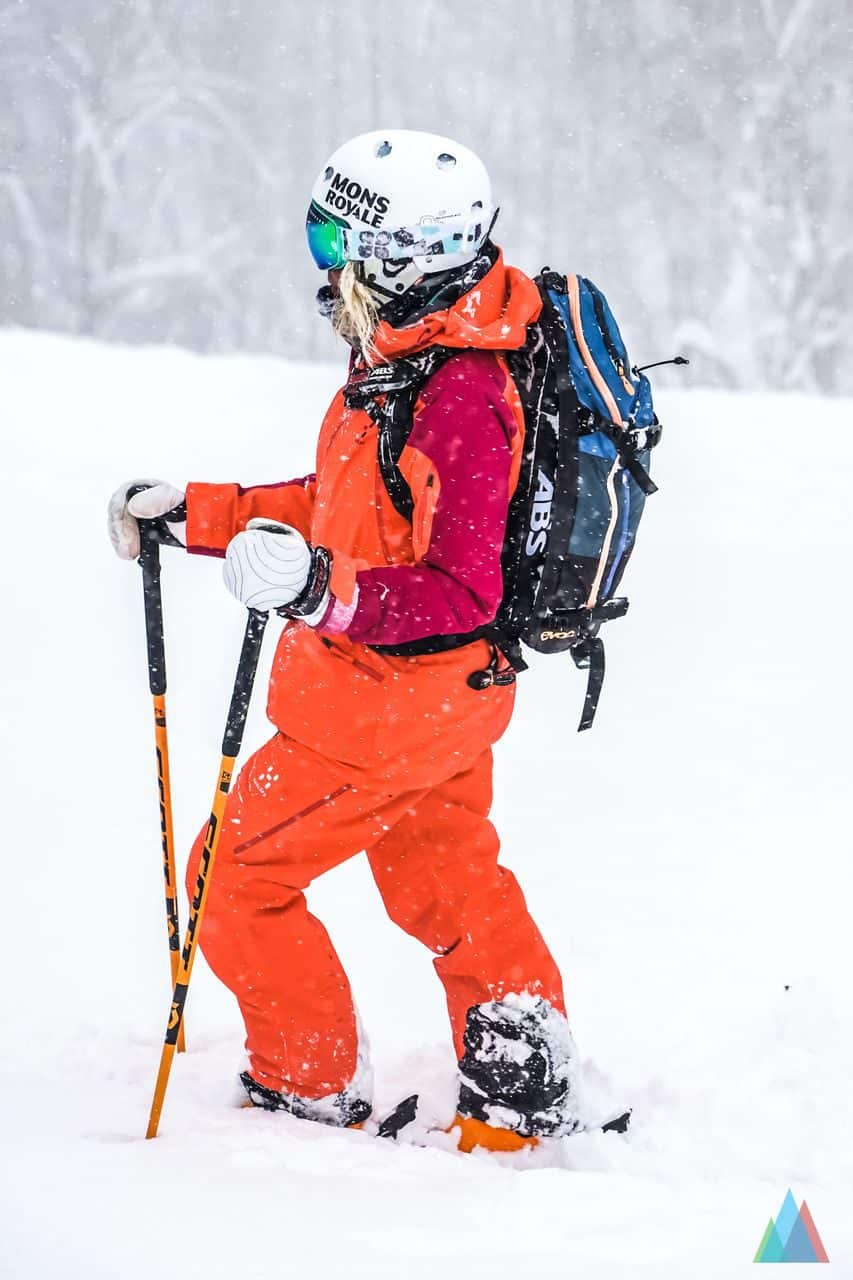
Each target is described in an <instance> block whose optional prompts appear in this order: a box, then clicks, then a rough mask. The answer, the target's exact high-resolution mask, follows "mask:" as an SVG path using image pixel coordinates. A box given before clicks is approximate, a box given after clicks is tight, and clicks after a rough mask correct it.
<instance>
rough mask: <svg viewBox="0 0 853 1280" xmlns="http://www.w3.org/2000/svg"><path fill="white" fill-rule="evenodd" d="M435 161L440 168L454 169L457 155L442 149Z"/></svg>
mask: <svg viewBox="0 0 853 1280" xmlns="http://www.w3.org/2000/svg"><path fill="white" fill-rule="evenodd" d="M435 163H436V165H437V166H438V168H439V169H452V168H453V166H454V165H455V164H456V156H452V155H450V153H449V152H448V151H442V153H441V155H440V156H439V157H438V159H437V160H436V162H435Z"/></svg>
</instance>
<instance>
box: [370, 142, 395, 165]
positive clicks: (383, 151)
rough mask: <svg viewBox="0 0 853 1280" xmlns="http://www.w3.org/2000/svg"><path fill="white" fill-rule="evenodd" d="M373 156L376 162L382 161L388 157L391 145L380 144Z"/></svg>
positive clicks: (386, 143)
mask: <svg viewBox="0 0 853 1280" xmlns="http://www.w3.org/2000/svg"><path fill="white" fill-rule="evenodd" d="M373 154H374V155H375V156H376V158H377V159H378V160H382V159H383V157H384V156H390V154H391V143H390V142H388V141H385V142H380V143H379V145H378V146H377V148H376V150H375V152H374V153H373Z"/></svg>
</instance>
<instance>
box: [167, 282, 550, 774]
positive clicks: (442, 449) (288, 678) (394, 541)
mask: <svg viewBox="0 0 853 1280" xmlns="http://www.w3.org/2000/svg"><path fill="white" fill-rule="evenodd" d="M539 308H540V300H539V294H538V291H537V290H536V287H535V285H534V284H533V283H532V281H530V280H529V279H528V278H527V276H525V275H523V274H522V273H521V272H520V271H517V270H515V269H514V268H511V267H510V268H507V267H505V265H504V263H503V260H502V258H501V257H498V259H497V261H496V262H495V264H494V265H493V267H492V268H491V270H490V271H489V272H488V274H487V275H486V276H485V277H484V278H483V279H482V280H481V281H480V282H479V284H478V285H476V286H475V287H474V288H473V289H471V290H470V291H469V292H468V293H467V294H464V295H463V296H462V297H461V298H460V299H459V300H458V302H456V303H455V304H454V305H453V306H452V307H450V308H449V309H448V310H447V311H443V312H437V313H432V314H430V315H428V316H426V317H425V318H424V319H422V320H420V321H418V322H417V323H416V324H414V325H411V326H409V327H402V328H399V329H394V328H391V326H389V325H388V324H381V325H380V326H379V328H378V329H377V332H376V335H375V341H376V345H377V348H378V350H379V352H380V354H381V355H383V356H385V357H386V358H387V359H388V360H392V359H394V358H396V357H397V356H401V355H405V354H410V353H413V352H415V351H420V350H423V349H424V348H425V347H426V346H429V345H431V344H432V343H436V342H440V343H441V344H442V345H443V346H448V347H458V348H459V349H460V356H458V357H454V358H452V359H451V360H450V361H449V362H448V363H447V364H445V365H443V366H442V368H441V369H440V370H439V371H438V372H437V373H435V374H434V375H433V377H432V378H431V379H430V380H429V382H428V383H427V384H425V386H424V388H423V390H422V393H421V397H420V399H419V401H418V404H417V405H416V407H415V412H414V420H413V427H412V432H411V435H410V437H409V442H408V444H407V445H406V448H405V449H404V451H403V454H402V456H401V458H400V463H399V465H400V469H401V471H402V472H403V474H404V476H405V477H406V480H407V481H408V484H409V486H410V488H411V491H412V498H413V502H414V513H413V517H412V521H411V523H409V522H408V521H407V520H405V519H404V518H403V517H402V516H401V515H400V514H399V513H398V512H397V511H396V509H395V508H394V506H393V505H392V503H391V501H390V498H389V497H388V494H387V491H386V489H385V485H384V482H383V480H382V476H381V472H380V470H379V466H378V459H377V428H376V425H375V423H374V422H373V420H372V418H371V417H370V415H369V414H368V413H367V412H366V411H365V410H363V409H354V408H349V407H347V405H346V404H345V402H344V398H343V392H342V391H341V392H339V393H338V394H337V395H336V397H335V399H334V400H333V402H332V404H331V406H330V408H329V410H328V412H327V414H326V417H325V419H324V422H323V425H322V428H321V431H320V438H319V441H318V445H317V469H316V475H315V476H310V477H307V478H306V479H304V480H300V481H295V482H291V483H287V484H280V485H270V486H258V487H254V488H251V489H247V490H244V489H241V488H240V487H239V486H238V485H233V484H232V485H209V484H196V483H193V484H190V485H189V486H188V489H187V515H188V522H187V535H188V546H189V549H190V551H192V552H197V553H202V554H214V555H216V554H219V555H222V554H224V551H225V548H226V547H227V545H228V542H229V541H230V539H231V538H232V537H233V536H234V534H235V533H237V532H238V531H239V530H241V529H242V528H244V527H245V525H246V522H247V521H248V520H249V519H251V518H252V517H253V516H265V517H267V518H270V519H274V520H281V521H284V522H285V523H287V524H291V525H293V526H294V527H296V528H298V529H299V530H300V532H301V533H302V534H303V535H304V536H305V537H306V538H307V539H308V540H309V541H310V542H312V543H314V544H317V545H323V546H325V547H327V548H328V550H329V551H330V552H331V555H332V564H333V568H332V584H331V585H332V592H333V595H334V597H335V600H336V604H335V608H334V609H333V610H332V612H331V615H330V616H329V617H327V618H326V619H325V620H324V623H323V627H324V632H323V634H318V633H317V632H316V631H312V630H311V629H310V628H308V627H306V626H304V625H303V624H290V625H288V626H287V627H286V628H285V630H284V632H283V634H282V636H281V640H280V642H279V647H278V650H277V653H276V658H275V664H274V668H273V674H272V679H271V683H270V694H269V702H268V714H269V716H270V719H271V720H272V721H273V723H274V724H275V725H277V726H278V727H279V728H280V729H281V730H282V731H283V732H284V733H286V734H287V735H289V736H290V737H293V738H295V739H296V740H297V741H299V742H302V743H303V744H305V745H306V746H309V747H311V748H313V749H314V750H316V751H319V752H321V753H322V754H323V755H326V756H331V757H332V758H334V759H337V760H340V761H342V762H345V763H347V764H349V765H351V766H353V767H357V768H360V769H363V770H364V772H365V778H366V784H367V783H369V781H370V780H371V779H375V781H376V783H377V784H379V783H381V780H382V778H390V777H392V776H393V777H394V778H396V779H399V776H400V774H401V771H402V772H403V773H404V774H405V776H406V779H407V783H408V785H409V786H411V787H419V786H430V785H434V784H435V783H436V782H438V781H441V780H443V779H444V778H448V777H450V776H452V775H453V774H455V773H458V772H459V771H460V770H461V769H464V768H467V767H468V765H469V764H470V763H472V762H473V760H474V759H476V758H477V756H478V755H479V754H480V753H481V752H482V751H483V750H484V749H485V747H486V746H488V745H489V744H490V743H491V742H494V741H495V740H496V739H497V738H498V737H499V736H500V735H501V733H502V732H503V730H504V729H505V728H506V725H507V723H508V721H509V717H510V714H511V710H512V703H513V688H512V687H511V686H503V687H491V688H489V689H486V690H483V691H475V690H473V689H471V688H469V686H468V685H467V683H466V678H467V676H468V675H469V674H470V673H471V672H472V671H474V670H477V669H478V668H481V667H482V666H484V665H485V663H486V661H487V655H488V646H487V645H486V643H485V642H484V641H479V642H477V643H476V644H474V645H469V646H466V647H465V648H463V649H457V650H451V651H449V652H445V653H442V654H436V655H430V656H418V657H416V658H412V657H409V658H403V657H391V656H388V655H383V654H379V653H377V652H375V651H374V650H373V649H372V648H370V647H369V646H370V645H371V644H398V643H401V642H404V641H407V640H411V639H417V638H420V637H423V636H427V635H434V634H437V633H455V632H465V631H467V630H470V629H473V628H474V627H476V626H478V625H480V624H481V623H483V622H487V621H490V620H491V618H492V617H494V614H495V611H496V609H497V606H498V604H499V601H500V550H501V543H502V538H503V530H504V526H505V522H506V512H507V508H508V505H509V498H510V496H511V493H512V491H513V489H514V487H515V483H516V481H517V477H518V470H519V466H520V460H521V445H522V440H523V430H524V422H523V416H522V411H521V406H520V403H519V400H518V395H517V392H516V389H515V386H514V384H513V382H512V379H511V378H510V376H509V374H508V372H507V369H506V365H505V363H504V360H503V357H502V356H501V354H500V352H501V351H502V350H508V349H512V348H515V347H519V346H521V345H522V344H523V342H524V340H525V337H526V329H527V325H528V324H529V323H531V322H532V321H533V320H535V319H536V317H537V315H538V313H539ZM463 353H464V354H463Z"/></svg>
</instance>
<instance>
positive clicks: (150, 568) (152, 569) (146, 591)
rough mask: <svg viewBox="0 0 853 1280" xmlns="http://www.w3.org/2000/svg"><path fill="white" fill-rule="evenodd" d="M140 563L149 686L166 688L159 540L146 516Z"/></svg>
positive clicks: (141, 532) (154, 689)
mask: <svg viewBox="0 0 853 1280" xmlns="http://www.w3.org/2000/svg"><path fill="white" fill-rule="evenodd" d="M139 541H140V551H139V565H140V568H141V569H142V599H143V602H144V604H145V636H146V639H147V641H148V688H149V689H150V690H151V692H152V693H153V694H163V693H165V692H166V647H165V645H164V644H163V597H162V595H161V593H160V544H159V543H158V541H157V537H156V535H155V533H154V531H153V529H151V527H150V524H149V522H148V521H147V520H140V521H139Z"/></svg>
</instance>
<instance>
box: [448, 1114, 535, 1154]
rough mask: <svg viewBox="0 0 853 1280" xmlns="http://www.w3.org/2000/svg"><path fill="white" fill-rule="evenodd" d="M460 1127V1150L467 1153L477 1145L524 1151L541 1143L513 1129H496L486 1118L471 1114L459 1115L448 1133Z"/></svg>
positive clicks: (492, 1148)
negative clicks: (487, 1122)
mask: <svg viewBox="0 0 853 1280" xmlns="http://www.w3.org/2000/svg"><path fill="white" fill-rule="evenodd" d="M453 1129H459V1130H460V1134H459V1150H460V1151H464V1152H465V1153H466V1154H467V1153H468V1152H469V1151H473V1150H474V1148H475V1147H484V1148H485V1149H486V1151H523V1150H524V1149H525V1148H528V1149H530V1150H532V1149H533V1147H535V1146H537V1145H538V1143H539V1139H538V1138H532V1137H531V1138H524V1137H522V1135H521V1134H520V1133H515V1132H514V1131H513V1130H512V1129H496V1128H495V1127H494V1125H491V1124H486V1122H485V1121H484V1120H474V1119H472V1117H471V1116H460V1115H457V1117H456V1119H455V1120H454V1121H453V1124H452V1125H451V1126H450V1129H449V1130H448V1133H449V1132H450V1131H451V1130H453Z"/></svg>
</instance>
